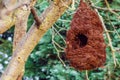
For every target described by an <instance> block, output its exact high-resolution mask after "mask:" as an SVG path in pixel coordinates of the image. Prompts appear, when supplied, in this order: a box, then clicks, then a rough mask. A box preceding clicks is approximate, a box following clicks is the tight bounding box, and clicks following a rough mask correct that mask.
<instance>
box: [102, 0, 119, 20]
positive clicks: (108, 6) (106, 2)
mask: <svg viewBox="0 0 120 80" xmlns="http://www.w3.org/2000/svg"><path fill="white" fill-rule="evenodd" d="M104 1H105V4H106V6H107V8H108V10H109V11H110V12H111V13H113V14H115V15H116V16H117V17H118V19H119V17H120V16H119V14H117V13H116V12H114V11H113V10H112V9H111V8H110V5H109V3H108V1H107V0H104Z"/></svg>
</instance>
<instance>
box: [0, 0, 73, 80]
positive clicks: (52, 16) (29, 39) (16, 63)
mask: <svg viewBox="0 0 120 80" xmlns="http://www.w3.org/2000/svg"><path fill="white" fill-rule="evenodd" d="M63 1H64V4H66V5H69V4H70V3H71V0H63ZM64 4H63V3H62V2H61V0H56V1H55V3H54V4H52V5H51V6H50V7H49V9H47V10H46V12H45V13H44V14H43V15H42V16H41V17H42V18H41V19H42V24H41V25H40V27H39V29H37V28H36V25H35V24H33V25H32V27H31V29H30V30H29V31H28V33H27V34H26V35H25V36H24V37H23V39H22V40H21V42H20V43H19V45H18V46H17V49H16V50H15V51H14V55H13V56H12V59H11V61H10V63H9V65H8V67H7V69H6V70H5V72H4V73H3V75H2V76H1V80H16V78H17V76H18V75H19V73H20V72H21V71H20V70H21V69H22V67H23V66H24V65H25V62H26V60H27V58H28V56H29V55H30V53H31V51H32V50H33V49H34V47H35V46H36V45H37V43H38V42H39V39H40V38H42V36H43V35H44V34H45V33H46V31H47V30H48V29H49V28H50V27H51V26H52V25H53V24H54V23H55V22H56V21H57V19H58V18H59V17H60V16H61V15H62V14H63V12H64V11H65V10H66V7H65V5H64Z"/></svg>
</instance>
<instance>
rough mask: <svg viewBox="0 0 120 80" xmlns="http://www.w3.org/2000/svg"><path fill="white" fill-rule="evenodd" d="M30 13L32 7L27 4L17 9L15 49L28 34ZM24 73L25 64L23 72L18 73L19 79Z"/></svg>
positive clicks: (20, 79)
mask: <svg viewBox="0 0 120 80" xmlns="http://www.w3.org/2000/svg"><path fill="white" fill-rule="evenodd" d="M29 14H30V7H29V6H26V5H24V6H22V7H20V8H19V9H18V10H17V11H16V15H15V16H16V22H15V31H14V41H13V51H14V50H15V49H16V46H17V45H18V43H19V42H20V41H21V39H22V37H23V36H24V35H25V34H26V30H27V21H28V16H29ZM23 74H24V66H23V68H22V70H21V73H20V74H19V75H18V78H17V80H22V76H23Z"/></svg>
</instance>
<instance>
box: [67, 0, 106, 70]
mask: <svg viewBox="0 0 120 80" xmlns="http://www.w3.org/2000/svg"><path fill="white" fill-rule="evenodd" d="M66 43H67V48H66V58H67V59H68V60H69V62H70V64H71V66H73V67H74V68H76V69H79V70H90V69H95V68H97V67H100V66H103V65H104V63H105V61H106V54H105V48H106V46H105V43H104V39H103V27H102V23H101V21H100V19H99V16H98V14H97V13H96V12H95V11H94V10H92V9H91V8H90V7H89V6H88V5H87V4H86V3H85V2H83V1H82V0H81V2H80V5H79V7H78V9H77V11H76V13H75V14H74V16H73V19H72V22H71V27H70V30H69V31H68V32H67V37H66Z"/></svg>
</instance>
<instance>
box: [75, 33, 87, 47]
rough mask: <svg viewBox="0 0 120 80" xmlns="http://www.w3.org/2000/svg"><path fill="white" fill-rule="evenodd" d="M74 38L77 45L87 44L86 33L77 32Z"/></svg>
mask: <svg viewBox="0 0 120 80" xmlns="http://www.w3.org/2000/svg"><path fill="white" fill-rule="evenodd" d="M76 38H77V39H76V40H77V42H78V45H79V47H84V46H85V45H87V42H88V37H87V36H86V35H84V34H81V33H79V34H78V35H77V36H76Z"/></svg>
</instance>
